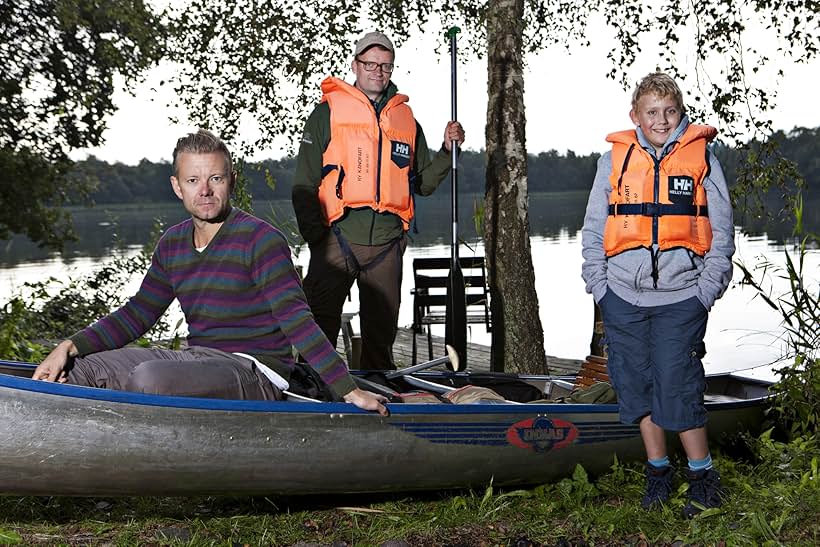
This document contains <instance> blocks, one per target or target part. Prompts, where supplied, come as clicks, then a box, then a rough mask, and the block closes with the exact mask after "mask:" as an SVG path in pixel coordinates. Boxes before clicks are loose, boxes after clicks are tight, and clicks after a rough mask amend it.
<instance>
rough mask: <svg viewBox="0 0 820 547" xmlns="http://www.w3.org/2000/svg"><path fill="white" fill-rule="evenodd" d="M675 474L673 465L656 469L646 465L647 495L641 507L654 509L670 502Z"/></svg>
mask: <svg viewBox="0 0 820 547" xmlns="http://www.w3.org/2000/svg"><path fill="white" fill-rule="evenodd" d="M674 474H675V472H674V470H673V469H672V466H671V465H666V466H664V467H655V466H653V465H649V464H646V494H645V495H644V497H643V499H642V500H641V507H643V508H644V509H652V508H654V507H657V506H659V505H661V504H664V503H666V502H667V500H669V496H671V495H672V477H673V475H674Z"/></svg>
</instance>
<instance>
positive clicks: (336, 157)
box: [319, 77, 416, 231]
mask: <svg viewBox="0 0 820 547" xmlns="http://www.w3.org/2000/svg"><path fill="white" fill-rule="evenodd" d="M322 92H323V93H324V95H323V96H322V102H325V101H327V103H328V106H329V107H330V142H329V143H328V145H327V149H326V150H325V152H324V154H322V182H321V184H320V185H319V202H320V203H321V205H322V210H323V212H324V217H325V221H326V222H327V224H328V226H329V225H330V224H332V223H333V222H334V221H336V220H338V219H339V218H341V217H342V216H343V215H344V213H345V209H346V208H358V207H370V208H372V209H373V210H375V211H378V212H380V213H383V212H389V213H393V214H395V215H397V216H399V217H400V218H401V220H402V224H403V226H404V229H405V231H406V230H408V229H409V228H410V222H411V221H412V219H413V209H414V207H413V205H414V204H413V191H412V188H411V182H410V177H411V170H412V168H413V156H414V153H415V150H414V147H415V143H416V120H415V118H413V112H412V110H410V107H409V106H408V105H407V104H406V103H407V101H408V97H407V95H401V94H398V93H397V94H396V95H394V96H393V97H391V98H390V99H389V100H388V101H387V104H385V105H384V107H383V108H382V110H381V113H380V115H379V117H378V118H377V117H376V112H375V110H374V108H373V105H372V104H371V103H370V100H369V99H368V98H367V96H366V95H365V94H364V93H362V91H361V90H359V89H356V88H355V87H353V86H352V85H350V84H348V83H346V82H344V81H342V80H339V79H338V78H332V77H331V78H326V79H325V80H324V81H323V82H322Z"/></svg>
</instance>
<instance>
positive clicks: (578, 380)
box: [574, 355, 609, 388]
mask: <svg viewBox="0 0 820 547" xmlns="http://www.w3.org/2000/svg"><path fill="white" fill-rule="evenodd" d="M606 361H607V360H606V357H599V356H597V355H587V357H586V359H585V360H584V362H583V363H582V364H581V369H580V370H579V371H578V374H577V376H576V377H575V384H574V387H576V388H579V387H580V388H585V387H589V386H591V385H592V384H594V383H595V382H607V383H609V372H608V371H607V368H606Z"/></svg>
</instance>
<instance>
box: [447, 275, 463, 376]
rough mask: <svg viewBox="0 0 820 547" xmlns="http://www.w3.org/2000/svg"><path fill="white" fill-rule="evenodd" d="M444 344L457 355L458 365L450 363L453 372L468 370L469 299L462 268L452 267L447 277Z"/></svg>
mask: <svg viewBox="0 0 820 547" xmlns="http://www.w3.org/2000/svg"><path fill="white" fill-rule="evenodd" d="M444 343H445V344H446V345H448V346H451V347H452V348H453V349H454V350H455V353H456V355H457V361H456V363H453V362H452V360H451V362H450V365H451V368H452V369H453V370H459V369H457V368H456V367H455V366H454V365H456V364H458V365H460V366H461V367H462V369H464V368H467V297H466V296H465V291H464V275H462V273H461V268H458V267H452V268H451V269H450V274H449V275H448V276H447V310H446V316H445V329H444Z"/></svg>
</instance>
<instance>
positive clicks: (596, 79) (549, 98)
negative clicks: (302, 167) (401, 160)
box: [72, 28, 820, 165]
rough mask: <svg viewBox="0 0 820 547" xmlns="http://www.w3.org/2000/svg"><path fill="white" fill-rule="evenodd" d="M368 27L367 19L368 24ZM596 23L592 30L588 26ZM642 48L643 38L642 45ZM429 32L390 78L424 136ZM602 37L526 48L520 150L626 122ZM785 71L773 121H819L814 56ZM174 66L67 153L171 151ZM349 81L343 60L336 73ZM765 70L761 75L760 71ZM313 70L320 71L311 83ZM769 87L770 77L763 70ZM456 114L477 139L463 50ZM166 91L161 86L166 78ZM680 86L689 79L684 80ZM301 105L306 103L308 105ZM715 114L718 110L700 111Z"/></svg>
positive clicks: (127, 157) (431, 119) (136, 157)
mask: <svg viewBox="0 0 820 547" xmlns="http://www.w3.org/2000/svg"><path fill="white" fill-rule="evenodd" d="M368 30H369V29H368ZM595 33H596V30H595V29H594V28H593V29H592V30H591V33H590V35H591V36H594V35H595ZM642 49H647V48H642ZM431 50H432V46H431V45H430V38H429V36H426V35H424V36H419V37H415V38H412V39H410V40H409V41H407V42H405V43H403V44H401V45H400V46H399V47H397V49H396V61H395V64H396V69H395V70H394V72H393V76H392V80H393V81H394V82H395V83H396V84H397V86H398V87H399V90H400V91H401V92H402V93H405V94H407V95H409V97H410V106H411V107H412V108H413V112H414V114H415V116H416V119H417V120H418V121H419V123H420V124H421V126H422V128H423V129H424V132H425V135H426V137H427V140H428V143H430V145H431V146H435V144H434V143H437V142H440V141H439V139H441V138H442V136H443V133H444V126H445V124H446V122H447V120H449V118H450V57H449V53H448V52H447V51H446V50H444V51H442V52H441V53H440V54H438V55H436V54H435V53H433V52H432V51H431ZM608 50H609V46H608V45H606V41H605V40H594V41H593V44H592V45H591V46H590V47H587V48H579V47H575V48H573V49H572V51H571V52H567V51H566V50H565V49H564V48H563V47H562V46H552V47H550V48H548V49H546V50H544V51H542V52H541V53H539V54H537V55H530V56H529V57H528V58H527V67H526V70H525V76H524V82H525V95H524V102H525V111H526V116H527V128H526V139H527V151H528V152H529V153H531V154H537V153H539V152H545V151H548V150H552V149H554V150H557V151H558V152H559V153H565V152H566V151H567V150H572V151H574V152H575V153H577V154H588V153H590V152H603V151H605V150H606V149H607V146H606V142H605V141H604V137H605V136H606V134H607V133H610V132H612V131H617V130H621V129H626V128H629V127H631V124H630V121H629V117H628V112H629V102H630V94H631V92H630V91H624V90H623V89H622V88H621V87H620V85H619V84H617V83H616V82H614V81H612V80H610V79H608V78H607V77H606V76H605V75H606V73H607V71H608V70H609V64H608V63H609V61H608V60H607V58H606V55H607V52H608ZM657 62H659V58H658V57H654V56H652V55H647V54H643V55H642V57H639V60H638V62H637V63H636V65H635V66H634V67H633V68H632V69H631V70H630V75H634V77H635V80H636V81H637V79H639V78H640V77H641V76H643V75H645V74H647V73H649V72H652V71H653V70H654V68H655V66H656V63H657ZM778 67H779V68H783V70H784V72H785V78H784V79H783V80H782V81H781V82H779V83H777V84H776V89H777V93H778V94H777V97H776V99H775V103H776V104H777V108H776V109H775V110H774V111H773V112H772V113H771V117H772V120H773V122H774V127H775V129H783V130H787V131H788V130H790V129H793V128H794V127H796V126H802V127H817V126H820V108H818V107H817V106H816V104H817V103H816V97H815V96H816V89H817V88H816V81H817V77H816V75H817V74H820V61H818V60H817V59H815V60H814V61H813V62H812V63H810V64H805V65H795V64H792V63H789V64H785V63H781V64H779V65H778ZM171 70H173V68H172V67H170V66H167V65H161V66H160V67H157V68H156V69H154V70H153V71H151V72H150V73H149V74H148V78H147V80H146V81H145V82H144V83H143V84H141V85H139V86H138V87H136V88H135V89H134V90H133V95H132V94H129V93H127V92H125V91H118V92H116V94H115V104H116V105H117V106H118V107H119V110H118V111H117V112H116V113H115V114H114V115H112V116H111V117H110V118H109V119H108V129H107V130H106V132H105V133H104V138H105V141H106V142H105V144H104V145H103V146H101V147H98V148H94V149H84V150H79V151H75V152H74V153H73V154H72V157H73V158H74V159H77V160H79V159H83V158H85V157H86V156H87V155H89V154H93V155H95V156H97V157H98V158H100V159H103V160H106V161H109V162H122V163H126V164H131V165H133V164H136V163H138V162H139V161H140V160H141V159H143V158H147V159H149V160H151V161H160V160H168V159H169V158H170V155H171V151H172V149H173V146H174V144H175V143H176V140H177V138H179V137H180V136H182V135H184V134H185V133H187V132H189V131H192V130H195V127H194V126H191V125H179V124H172V123H171V122H169V116H170V115H176V116H179V119H182V120H185V119H187V118H186V116H185V113H184V112H180V111H172V110H171V109H169V108H168V107H167V106H165V105H166V104H167V103H168V102H169V96H168V95H162V94H160V93H159V92H156V91H153V90H152V89H156V88H159V86H158V85H157V83H158V82H159V80H161V79H166V80H167V79H168V74H169V72H170V71H171ZM336 76H339V77H342V78H344V79H345V80H346V81H348V82H352V75H351V73H350V71H349V70H347V71H346V72H345V73H344V74H336ZM764 77H765V76H764ZM320 80H321V77H320V76H317V79H316V85H317V86H318V83H319V81H320ZM763 82H764V84H765V85H767V86H769V87H775V83H774V80H764V81H763ZM457 88H458V118H459V121H461V123H462V125H463V126H464V129H465V133H466V141H465V144H464V147H465V148H467V149H473V150H479V149H482V148H484V126H485V120H486V101H487V94H486V89H487V69H486V62H485V61H482V60H475V59H469V58H467V57H466V55H461V56H460V58H459V63H458V70H457ZM159 89H163V90H164V91H163V93H168V92H169V91H170V90H169V89H168V86H165V88H159ZM683 91H684V96H686V95H687V89H686V88H685V87H684V90H683ZM306 115H307V113H306ZM699 121H701V122H706V123H716V120H699ZM295 145H296V143H294V142H292V141H288V140H285V139H284V138H283V139H279V141H278V142H277V143H276V145H275V146H274V147H273V148H270V149H267V150H260V151H259V152H258V153H257V154H255V155H254V157H251V158H249V159H251V160H261V159H268V158H273V159H279V158H282V157H284V156H286V155H289V154H291V153H293V152H294V151H295V149H294V146H295Z"/></svg>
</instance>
